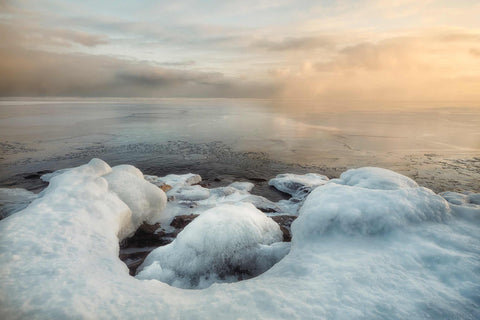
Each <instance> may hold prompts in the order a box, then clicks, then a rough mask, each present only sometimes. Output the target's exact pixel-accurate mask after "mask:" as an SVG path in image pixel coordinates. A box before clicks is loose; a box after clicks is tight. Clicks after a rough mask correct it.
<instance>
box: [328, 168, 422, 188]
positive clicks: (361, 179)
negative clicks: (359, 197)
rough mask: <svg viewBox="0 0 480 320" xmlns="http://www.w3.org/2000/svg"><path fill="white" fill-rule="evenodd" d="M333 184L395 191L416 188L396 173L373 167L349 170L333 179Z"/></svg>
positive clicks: (414, 183) (414, 184)
mask: <svg viewBox="0 0 480 320" xmlns="http://www.w3.org/2000/svg"><path fill="white" fill-rule="evenodd" d="M334 182H335V183H338V184H344V185H347V186H352V187H361V188H369V189H380V190H397V189H404V188H416V187H418V184H417V183H416V182H415V181H413V180H412V179H410V178H409V177H406V176H404V175H401V174H399V173H397V172H394V171H391V170H387V169H383V168H374V167H365V168H359V169H350V170H347V171H345V172H344V173H342V174H341V175H340V178H339V179H334Z"/></svg>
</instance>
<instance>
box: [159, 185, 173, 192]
mask: <svg viewBox="0 0 480 320" xmlns="http://www.w3.org/2000/svg"><path fill="white" fill-rule="evenodd" d="M159 188H160V189H162V190H163V192H167V191H168V190H170V189H172V186H171V185H169V184H163V185H161V186H159Z"/></svg>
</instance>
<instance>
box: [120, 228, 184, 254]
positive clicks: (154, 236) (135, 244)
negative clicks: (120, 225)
mask: <svg viewBox="0 0 480 320" xmlns="http://www.w3.org/2000/svg"><path fill="white" fill-rule="evenodd" d="M175 236H176V234H175V233H166V232H165V231H163V230H162V229H161V225H160V223H156V224H146V223H144V224H142V225H141V226H140V227H139V228H138V229H137V231H136V232H135V234H134V235H133V236H131V237H130V238H127V239H125V240H123V241H122V242H121V243H120V248H121V249H126V248H144V247H160V246H164V245H166V244H169V243H170V242H172V241H173V239H174V238H175Z"/></svg>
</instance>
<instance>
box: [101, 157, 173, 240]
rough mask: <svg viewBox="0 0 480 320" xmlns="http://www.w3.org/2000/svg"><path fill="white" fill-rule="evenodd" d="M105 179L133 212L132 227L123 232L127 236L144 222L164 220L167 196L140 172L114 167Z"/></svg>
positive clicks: (124, 166)
mask: <svg viewBox="0 0 480 320" xmlns="http://www.w3.org/2000/svg"><path fill="white" fill-rule="evenodd" d="M103 178H104V179H105V180H107V182H108V186H109V189H110V190H111V191H113V192H115V193H116V194H117V196H118V197H119V198H120V199H121V200H122V201H123V202H124V203H125V204H126V205H127V206H128V207H129V208H130V210H131V212H132V215H131V219H130V221H131V225H130V226H128V227H124V230H123V233H124V234H125V236H130V235H133V233H135V230H137V228H138V227H139V226H140V225H141V224H142V223H143V222H147V223H150V224H153V223H156V222H159V221H161V220H162V219H161V218H162V215H161V212H162V211H163V210H164V209H165V206H166V204H167V196H166V195H165V192H163V190H162V189H160V188H158V187H156V186H155V185H153V184H151V183H149V182H148V181H146V180H145V179H144V178H143V174H142V172H141V171H140V170H138V169H137V168H135V167H134V166H130V165H120V166H116V167H113V168H112V171H111V172H110V173H108V174H106V175H104V176H103ZM122 237H123V236H122Z"/></svg>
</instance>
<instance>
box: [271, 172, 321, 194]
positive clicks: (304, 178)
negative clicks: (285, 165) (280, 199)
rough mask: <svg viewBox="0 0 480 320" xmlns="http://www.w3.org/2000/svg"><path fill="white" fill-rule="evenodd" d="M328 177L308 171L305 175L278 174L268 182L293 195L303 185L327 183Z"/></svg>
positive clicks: (313, 185) (315, 185) (310, 185)
mask: <svg viewBox="0 0 480 320" xmlns="http://www.w3.org/2000/svg"><path fill="white" fill-rule="evenodd" d="M327 181H328V177H327V176H324V175H321V174H317V173H307V174H303V175H299V174H292V173H284V174H279V175H277V176H276V177H275V178H274V179H271V180H270V181H269V182H268V184H269V185H271V186H273V187H275V188H276V189H277V190H279V191H282V192H285V193H288V194H290V195H292V196H294V195H295V193H297V191H298V190H299V189H300V188H302V187H311V188H313V187H317V186H320V185H323V184H325V183H327Z"/></svg>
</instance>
